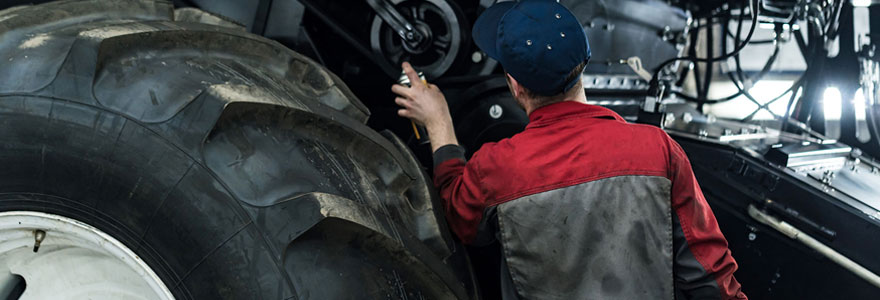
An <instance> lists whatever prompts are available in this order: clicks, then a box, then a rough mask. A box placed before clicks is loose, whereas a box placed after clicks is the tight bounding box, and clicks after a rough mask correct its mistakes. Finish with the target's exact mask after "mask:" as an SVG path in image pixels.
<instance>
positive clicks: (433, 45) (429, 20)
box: [369, 0, 470, 79]
mask: <svg viewBox="0 0 880 300" xmlns="http://www.w3.org/2000/svg"><path fill="white" fill-rule="evenodd" d="M369 1H375V0H369ZM385 2H386V3H389V4H392V5H394V7H393V10H396V11H399V12H400V14H402V15H403V16H405V18H407V20H409V21H410V22H411V23H412V24H413V26H415V29H416V30H417V31H418V32H421V33H422V38H423V39H424V40H423V41H421V42H419V43H412V42H408V41H407V40H406V39H405V38H403V37H401V36H400V35H399V34H398V32H396V31H395V30H394V28H392V26H390V25H388V24H387V22H386V21H385V20H384V19H383V18H382V17H381V16H380V15H379V14H378V13H377V15H376V16H375V17H374V18H373V22H372V25H371V27H370V28H371V30H370V48H371V49H372V51H373V52H375V53H376V54H378V55H380V56H381V57H384V58H385V59H386V60H387V63H388V64H390V65H392V66H399V65H400V64H401V63H402V62H404V61H408V62H410V63H411V64H412V65H413V67H414V68H416V69H418V70H420V71H422V72H424V73H425V76H426V77H428V78H431V79H436V78H439V77H441V76H443V74H445V73H446V71H448V70H449V68H450V67H452V64H453V63H455V62H456V60H457V59H459V58H460V54H461V52H462V51H463V50H465V49H466V48H468V45H469V44H470V34H469V29H470V26H469V25H468V22H467V20H466V19H465V18H464V16H463V15H462V13H461V9H459V8H458V7H457V5H456V4H455V2H449V1H446V0H424V1H417V0H390V1H385Z"/></svg>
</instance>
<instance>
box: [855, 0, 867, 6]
mask: <svg viewBox="0 0 880 300" xmlns="http://www.w3.org/2000/svg"><path fill="white" fill-rule="evenodd" d="M870 5H871V0H852V6H854V7H868V6H870Z"/></svg>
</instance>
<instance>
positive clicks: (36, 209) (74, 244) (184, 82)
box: [0, 0, 477, 299]
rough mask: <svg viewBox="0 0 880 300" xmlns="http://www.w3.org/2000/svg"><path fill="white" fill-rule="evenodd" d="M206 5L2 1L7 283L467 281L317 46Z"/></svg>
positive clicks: (97, 290)
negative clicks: (317, 58) (207, 11)
mask: <svg viewBox="0 0 880 300" xmlns="http://www.w3.org/2000/svg"><path fill="white" fill-rule="evenodd" d="M200 14H201V12H198V11H192V10H191V9H189V10H187V11H178V12H177V19H175V10H174V7H173V6H172V5H171V3H170V2H165V1H148V0H139V1H131V0H128V1H124V0H81V1H59V2H52V3H48V4H43V5H37V6H23V7H15V8H11V9H7V10H4V11H0V293H7V294H6V295H7V296H9V295H12V296H21V297H22V299H37V298H46V299H60V298H76V299H79V298H89V299H94V298H111V299H157V298H160V299H161V298H177V299H465V298H475V297H476V295H477V291H476V289H475V288H474V283H473V278H472V276H471V272H470V271H469V268H468V267H467V266H468V263H467V261H466V260H467V258H466V256H465V255H464V254H463V253H464V251H462V250H461V248H460V245H458V244H456V243H455V242H454V241H453V239H452V238H451V237H450V235H449V233H448V231H447V229H446V225H445V223H444V219H443V217H442V211H441V206H438V203H437V197H436V196H435V195H434V194H433V192H432V190H431V188H430V186H429V183H430V181H429V179H428V178H427V177H426V175H425V173H424V171H423V170H422V169H421V167H420V166H419V165H418V163H417V162H416V161H415V160H414V159H413V156H412V154H411V153H410V152H409V150H408V149H407V148H406V147H405V146H403V144H402V143H401V142H400V140H399V139H397V138H396V137H395V136H394V135H393V134H391V133H388V132H383V133H381V134H380V133H377V132H375V131H373V130H371V129H369V128H368V127H366V126H365V125H364V124H365V121H366V120H367V117H368V116H369V112H368V110H367V109H366V108H365V107H364V106H363V104H361V103H360V102H359V101H358V100H357V98H356V97H355V96H354V95H353V94H352V93H351V92H350V91H349V90H348V89H347V88H346V87H345V85H344V84H342V82H341V81H340V79H339V78H337V77H336V76H334V75H333V74H331V73H329V72H327V71H326V70H325V69H324V68H322V67H321V66H320V65H317V64H316V63H315V62H313V61H312V60H310V59H308V58H306V57H304V56H302V55H299V54H297V53H295V52H293V51H291V50H289V49H287V48H285V47H284V46H282V45H280V44H279V43H277V42H274V41H271V40H267V39H265V38H261V37H259V36H255V35H252V34H249V33H246V32H245V31H244V30H243V29H241V28H238V27H236V25H235V24H234V23H231V22H227V21H224V20H223V19H222V18H218V17H214V16H208V15H200ZM202 21H204V22H202ZM377 88H384V87H377ZM435 207H436V208H437V209H435ZM126 268H127V269H126ZM4 280H5V281H4ZM151 293H152V294H151ZM3 296H4V295H0V298H2V297H3Z"/></svg>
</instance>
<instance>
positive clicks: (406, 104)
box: [394, 97, 412, 108]
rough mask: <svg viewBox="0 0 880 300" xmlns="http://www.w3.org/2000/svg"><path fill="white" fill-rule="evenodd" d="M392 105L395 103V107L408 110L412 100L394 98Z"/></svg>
mask: <svg viewBox="0 0 880 300" xmlns="http://www.w3.org/2000/svg"><path fill="white" fill-rule="evenodd" d="M394 103H397V105H400V106H403V107H406V108H409V107H410V106H411V105H412V100H409V99H406V98H401V97H397V98H394Z"/></svg>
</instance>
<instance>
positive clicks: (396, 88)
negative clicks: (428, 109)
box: [391, 84, 412, 98]
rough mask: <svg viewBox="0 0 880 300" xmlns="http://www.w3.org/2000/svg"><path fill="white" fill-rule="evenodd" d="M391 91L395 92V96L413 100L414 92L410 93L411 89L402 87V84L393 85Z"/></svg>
mask: <svg viewBox="0 0 880 300" xmlns="http://www.w3.org/2000/svg"><path fill="white" fill-rule="evenodd" d="M391 91H392V92H394V93H395V94H398V95H400V96H402V97H406V98H412V92H411V91H410V88H408V87H405V86H403V85H400V84H395V85H392V86H391Z"/></svg>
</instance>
